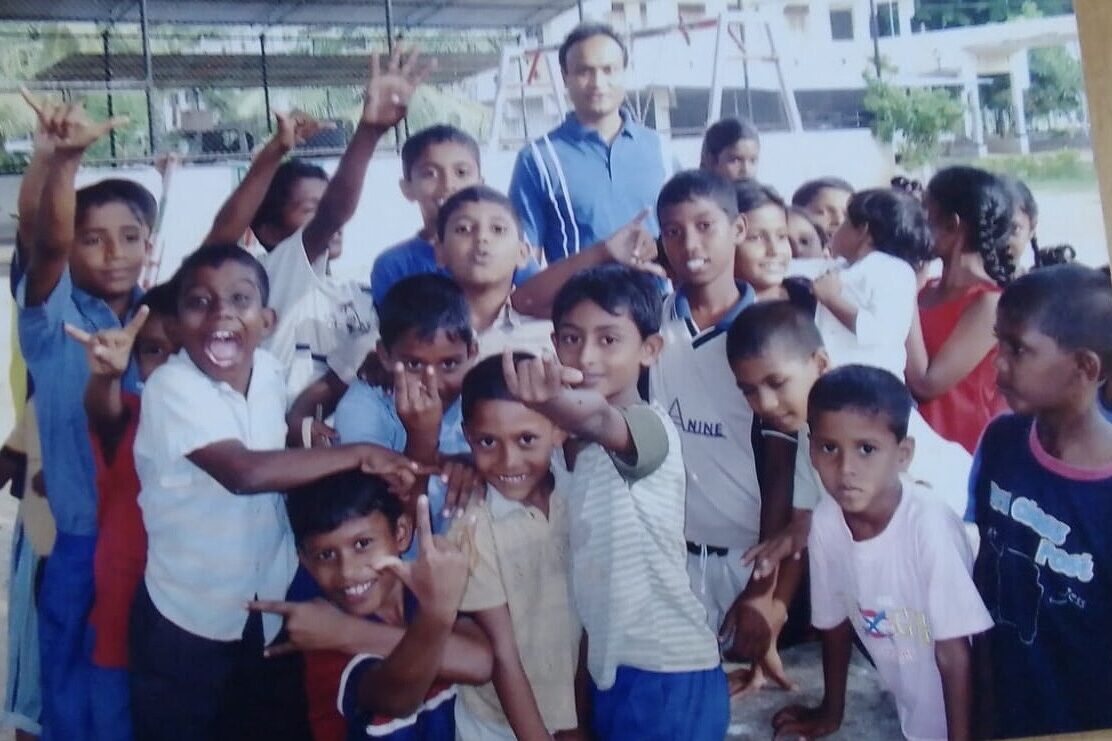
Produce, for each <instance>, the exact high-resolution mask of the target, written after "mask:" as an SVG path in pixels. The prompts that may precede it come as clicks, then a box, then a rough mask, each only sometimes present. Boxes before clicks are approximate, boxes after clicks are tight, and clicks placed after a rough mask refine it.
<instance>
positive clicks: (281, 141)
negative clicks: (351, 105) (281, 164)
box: [272, 111, 336, 152]
mask: <svg viewBox="0 0 1112 741" xmlns="http://www.w3.org/2000/svg"><path fill="white" fill-rule="evenodd" d="M274 121H275V123H277V124H278V128H277V131H275V132H274V136H273V139H272V140H273V141H274V143H275V144H276V145H277V146H278V147H279V148H280V149H281V150H282V151H284V152H289V151H290V150H292V149H293V148H294V147H296V146H297V145H298V144H304V143H305V142H306V141H307V140H309V139H311V138H313V137H314V136H315V135H317V134H319V133H320V132H322V131H328V130H330V129H334V128H336V124H334V123H332V122H331V121H318V120H317V119H315V118H313V117H312V116H310V115H309V114H308V113H302V112H301V111H290V112H289V113H281V112H280V111H275V112H274Z"/></svg>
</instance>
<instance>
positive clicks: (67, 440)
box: [16, 269, 141, 535]
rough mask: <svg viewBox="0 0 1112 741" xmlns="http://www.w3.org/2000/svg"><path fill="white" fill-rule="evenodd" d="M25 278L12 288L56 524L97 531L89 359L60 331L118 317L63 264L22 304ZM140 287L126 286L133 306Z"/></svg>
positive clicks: (104, 324)
mask: <svg viewBox="0 0 1112 741" xmlns="http://www.w3.org/2000/svg"><path fill="white" fill-rule="evenodd" d="M26 295H27V279H26V277H25V276H23V277H21V279H20V281H19V284H18V287H17V288H16V305H17V307H18V312H19V344H20V347H21V349H22V350H23V357H24V359H25V360H26V362H27V369H28V370H29V371H30V373H31V378H32V379H33V380H34V382H35V390H36V394H35V408H36V412H37V413H38V417H39V438H40V440H41V442H42V474H43V478H44V479H45V483H46V491H47V492H48V501H49V502H50V511H51V512H52V513H53V514H54V519H55V521H56V522H57V525H58V530H60V531H61V532H63V533H67V534H70V535H94V534H96V531H97V490H96V471H95V468H94V466H93V451H92V447H91V446H90V444H89V421H88V418H87V417H86V416H85V384H86V383H87V382H88V380H89V363H88V361H87V360H86V358H85V348H84V347H82V346H81V345H80V344H79V343H77V342H75V341H74V340H71V339H70V338H69V337H67V336H66V333H65V330H64V329H63V328H62V325H63V324H64V323H69V324H72V325H74V326H75V327H78V328H80V329H83V330H85V331H86V332H99V331H101V330H105V329H119V328H120V326H121V325H120V320H119V319H118V318H117V317H116V315H115V313H113V312H112V310H111V309H110V308H108V304H106V303H104V301H102V300H101V299H99V298H97V297H95V296H93V295H91V294H89V293H87V292H85V291H84V290H82V289H81V288H78V287H77V286H75V285H74V284H73V279H72V278H71V277H70V272H69V269H66V271H65V272H64V273H63V274H62V277H61V279H60V280H59V281H58V285H56V286H55V287H54V290H53V291H51V293H50V295H49V296H48V297H47V299H46V301H44V302H43V303H42V304H40V305H38V306H31V307H28V306H27V303H26ZM140 295H141V291H140V290H139V288H138V287H136V288H134V289H133V290H132V306H133V307H134V305H135V302H136V301H138V300H139V297H140ZM138 380H139V375H138V372H137V370H136V368H135V363H134V362H132V363H131V365H129V366H128V370H127V373H126V374H125V375H124V379H123V387H124V390H126V391H132V392H136V391H137V390H138Z"/></svg>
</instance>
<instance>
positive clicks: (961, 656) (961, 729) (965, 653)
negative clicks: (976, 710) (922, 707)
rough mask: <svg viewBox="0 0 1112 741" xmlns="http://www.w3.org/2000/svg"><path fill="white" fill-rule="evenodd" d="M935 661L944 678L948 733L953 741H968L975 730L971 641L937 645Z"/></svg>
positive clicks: (961, 640) (943, 697)
mask: <svg viewBox="0 0 1112 741" xmlns="http://www.w3.org/2000/svg"><path fill="white" fill-rule="evenodd" d="M934 660H935V663H936V664H938V673H939V674H940V675H941V676H942V701H943V703H944V704H945V706H946V732H947V736H948V737H949V739H950V741H967V740H968V739H969V738H972V736H971V735H970V734H971V733H972V730H973V660H972V653H971V649H970V646H969V639H968V638H966V637H964V636H960V637H958V638H950V639H948V640H944V641H935V642H934Z"/></svg>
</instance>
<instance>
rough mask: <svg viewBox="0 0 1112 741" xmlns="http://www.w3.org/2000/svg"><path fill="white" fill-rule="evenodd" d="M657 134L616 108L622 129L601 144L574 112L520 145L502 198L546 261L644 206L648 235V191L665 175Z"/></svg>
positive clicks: (654, 227)
mask: <svg viewBox="0 0 1112 741" xmlns="http://www.w3.org/2000/svg"><path fill="white" fill-rule="evenodd" d="M671 172H672V166H671V163H670V162H665V156H664V152H663V148H662V144H661V139H660V136H659V135H658V134H657V133H656V132H655V131H653V130H652V129H649V128H647V127H645V126H642V125H641V124H639V123H637V122H636V121H633V120H631V119H630V117H629V115H628V114H627V113H626V112H625V111H623V112H622V128H621V131H619V132H618V136H617V137H616V138H615V139H614V141H613V142H612V143H610V144H607V143H606V142H604V141H603V140H602V137H601V136H599V133H598V132H597V131H595V130H594V129H589V128H587V127H585V126H583V125H582V124H581V123H579V120H578V119H577V118H576V117H575V114H574V113H570V114H568V117H567V118H566V119H565V120H564V123H562V124H560V125H559V126H557V127H556V128H555V129H553V130H552V131H550V132H548V133H547V134H545V135H544V136H542V137H541V138H540V139H537V140H535V141H532V142H530V143H529V144H527V145H526V146H525V148H523V149H522V150H521V152H520V153H519V154H518V156H517V162H516V163H515V164H514V172H513V178H512V179H511V181H510V192H509V195H510V200H511V201H512V202H513V204H514V208H515V209H517V215H518V217H519V218H520V219H521V225H522V228H523V229H524V230H525V238H526V239H527V240H528V241H529V243H530V244H533V245H537V246H540V247H542V248H543V249H544V254H545V257H546V258H547V260H548V262H556V261H557V260H562V259H564V258H565V257H567V256H569V255H574V254H575V253H577V252H579V251H580V250H584V249H586V248H588V247H590V246H591V245H593V244H596V243H598V242H601V241H602V240H603V239H605V238H606V237H608V236H610V235H611V234H613V233H614V232H616V231H617V230H618V229H620V228H621V227H623V226H625V225H626V224H627V223H629V221H630V219H632V218H633V217H634V216H636V215H637V214H638V212H640V211H641V210H642V209H649V215H648V218H646V219H645V221H644V224H645V226H646V227H647V228H648V230H649V231H650V232H652V233H653V234H654V235H656V234H658V233H659V231H660V227H659V226H658V224H657V221H656V197H657V194H659V193H660V188H661V186H663V185H664V182H665V180H667V179H668V177H669V176H670V175H671Z"/></svg>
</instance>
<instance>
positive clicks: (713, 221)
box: [660, 198, 745, 286]
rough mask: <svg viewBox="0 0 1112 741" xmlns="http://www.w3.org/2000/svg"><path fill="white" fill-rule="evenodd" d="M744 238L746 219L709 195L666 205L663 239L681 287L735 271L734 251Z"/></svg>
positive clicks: (700, 283) (661, 235)
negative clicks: (730, 211) (708, 196)
mask: <svg viewBox="0 0 1112 741" xmlns="http://www.w3.org/2000/svg"><path fill="white" fill-rule="evenodd" d="M744 237H745V220H744V219H741V218H735V219H731V218H730V217H729V215H727V214H726V212H725V211H723V210H722V208H721V207H720V206H719V205H718V204H716V203H715V202H714V201H713V200H711V199H709V198H696V199H694V200H691V201H684V202H682V203H673V204H672V205H670V206H665V207H664V208H663V209H662V210H661V213H660V240H661V242H663V244H664V253H665V255H667V257H668V264H669V265H671V266H672V271H673V273H674V274H675V277H676V281H677V282H678V283H679V284H680V285H681V286H688V285H691V286H704V285H707V284H709V283H712V282H714V281H715V280H719V279H720V278H721V277H722V276H723V275H726V276H730V279H731V280H732V276H733V273H734V264H733V263H734V253H735V251H736V250H737V245H738V244H739V243H740V242H741V240H742V239H743V238H744Z"/></svg>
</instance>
